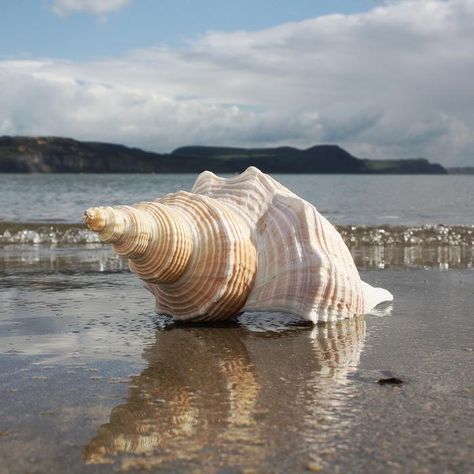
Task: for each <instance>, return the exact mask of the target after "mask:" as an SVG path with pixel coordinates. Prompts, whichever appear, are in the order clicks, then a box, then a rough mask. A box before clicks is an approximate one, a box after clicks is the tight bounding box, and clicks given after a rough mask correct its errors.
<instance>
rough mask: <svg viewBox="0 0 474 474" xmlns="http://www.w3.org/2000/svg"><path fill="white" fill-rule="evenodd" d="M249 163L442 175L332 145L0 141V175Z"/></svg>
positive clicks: (291, 169)
mask: <svg viewBox="0 0 474 474" xmlns="http://www.w3.org/2000/svg"><path fill="white" fill-rule="evenodd" d="M251 165H254V166H257V167H258V168H260V169H261V170H262V171H264V172H267V173H333V174H336V173H347V174H362V173H385V174H386V173H397V174H399V173H423V174H445V173H446V170H445V169H444V168H443V167H442V166H441V165H437V164H432V163H429V162H428V161H427V160H424V159H417V160H393V161H390V160H378V161H376V160H361V159H358V158H356V157H354V156H352V155H351V154H350V153H348V152H347V151H345V150H343V149H342V148H340V147H339V146H337V145H317V146H313V147H311V148H308V149H306V150H299V149H297V148H292V147H277V148H229V147H207V146H187V147H182V148H178V149H176V150H174V151H173V152H172V153H170V154H160V153H152V152H147V151H143V150H140V149H138V148H129V147H126V146H123V145H116V144H111V143H99V142H81V141H77V140H73V139H71V138H60V137H8V136H4V137H0V172H3V173H198V172H201V171H203V170H210V171H214V172H217V173H237V172H241V171H243V170H244V169H245V168H247V167H248V166H251Z"/></svg>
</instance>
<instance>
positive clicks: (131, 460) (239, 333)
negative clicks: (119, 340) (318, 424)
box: [83, 317, 365, 472]
mask: <svg viewBox="0 0 474 474" xmlns="http://www.w3.org/2000/svg"><path fill="white" fill-rule="evenodd" d="M364 337H365V321H364V319H363V318H362V317H357V318H354V319H350V320H345V321H341V322H339V323H337V324H336V325H332V326H316V327H304V326H303V327H302V326H299V327H298V326H288V325H287V326H286V327H285V326H284V327H282V328H279V330H275V331H268V330H267V331H259V330H258V329H256V328H252V327H251V326H249V325H237V324H235V325H231V326H227V327H205V328H203V327H173V328H172V329H168V330H163V331H157V333H156V340H155V342H154V344H153V345H152V346H150V347H149V348H147V349H146V350H145V352H144V358H145V359H146V360H147V362H148V367H147V368H146V369H145V370H143V372H142V373H141V374H139V375H138V376H136V377H134V379H132V382H131V385H130V387H129V391H128V396H127V400H126V402H125V403H124V404H123V405H119V406H117V407H116V408H114V409H113V410H112V412H111V414H110V420H109V422H108V423H106V424H104V425H102V426H101V427H100V428H99V430H98V432H97V435H96V436H95V437H94V438H93V439H92V440H90V441H89V442H88V444H87V445H86V446H85V447H84V449H83V458H84V460H85V462H86V463H100V464H102V463H111V462H116V461H117V460H119V461H120V462H121V463H122V468H126V469H128V468H133V469H137V468H140V469H146V468H153V467H158V466H163V467H165V466H171V467H177V466H182V465H186V467H187V469H188V470H192V469H191V467H192V466H194V467H196V466H199V469H200V470H201V471H203V470H205V471H206V472H216V471H218V470H219V469H220V468H222V467H223V466H227V467H231V468H255V469H257V468H259V467H260V468H262V466H264V465H266V463H268V462H269V458H273V457H274V456H275V452H276V451H278V450H279V449H280V448H283V450H284V448H285V446H283V445H285V444H288V443H286V441H287V438H288V436H292V437H294V438H293V441H292V442H291V443H290V445H304V444H305V443H307V442H308V440H311V439H312V437H313V434H312V433H311V431H312V430H314V429H315V426H314V424H313V423H312V420H310V419H308V414H310V413H312V414H313V415H314V416H317V414H318V413H326V412H327V411H331V407H332V406H333V404H334V403H336V404H338V403H339V404H340V400H338V390H339V387H340V386H341V384H342V385H344V383H345V381H346V378H347V374H348V373H349V372H350V370H353V369H354V368H355V367H356V366H357V364H358V361H359V355H360V352H361V349H362V345H363V340H364ZM316 429H317V428H316ZM280 445H282V446H280ZM308 452H309V451H308ZM117 456H118V459H117V458H116V457H117ZM188 463H189V464H188Z"/></svg>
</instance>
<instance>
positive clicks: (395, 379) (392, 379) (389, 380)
mask: <svg viewBox="0 0 474 474" xmlns="http://www.w3.org/2000/svg"><path fill="white" fill-rule="evenodd" d="M377 383H378V384H379V385H401V384H402V383H405V382H404V381H403V380H402V379H399V378H398V377H388V378H386V379H379V380H377Z"/></svg>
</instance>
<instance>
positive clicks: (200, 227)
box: [84, 167, 393, 323]
mask: <svg viewBox="0 0 474 474" xmlns="http://www.w3.org/2000/svg"><path fill="white" fill-rule="evenodd" d="M84 220H85V223H86V224H87V226H88V227H89V228H90V229H91V230H93V231H95V232H97V233H98V235H99V238H100V240H101V241H102V242H106V243H111V244H112V246H113V249H114V251H115V252H116V253H117V254H118V255H121V256H124V257H126V258H127V259H128V263H129V266H130V268H131V270H132V271H133V272H134V273H136V274H137V276H138V277H139V278H141V279H142V280H143V281H144V282H145V283H146V286H147V288H148V289H149V290H150V291H151V292H152V293H153V294H154V296H155V298H156V309H157V311H158V312H159V313H162V314H167V315H170V316H172V317H173V318H174V319H176V320H191V321H218V320H225V319H229V318H231V317H233V316H235V315H237V314H239V313H242V312H244V311H282V312H286V313H292V314H295V315H298V316H301V317H303V318H305V319H307V320H310V321H313V322H315V323H316V322H320V321H337V320H340V319H343V318H347V317H352V316H354V315H357V314H363V313H367V312H369V311H370V310H371V309H372V308H373V307H374V306H376V305H377V304H379V303H381V302H383V301H391V300H392V299H393V297H392V295H391V294H390V293H389V292H388V291H386V290H384V289H381V288H373V287H372V286H370V285H368V284H367V283H364V282H363V281H361V279H360V276H359V273H358V271H357V269H356V267H355V264H354V261H353V259H352V256H351V254H350V252H349V249H348V248H347V246H346V245H345V243H344V241H343V239H342V237H341V236H340V234H339V233H338V232H337V230H336V229H335V228H334V227H333V226H332V225H331V224H330V223H329V221H328V220H326V219H325V218H324V217H323V216H322V215H321V214H319V213H318V211H317V210H316V209H315V208H314V206H312V205H311V204H309V203H308V202H306V201H305V200H303V199H301V198H300V197H298V196H297V195H296V194H294V193H292V192H291V191H290V190H288V189H287V188H285V187H284V186H282V185H281V184H280V183H278V182H277V181H276V180H274V179H273V178H271V177H270V176H268V175H266V174H264V173H262V172H261V171H259V170H258V169H257V168H255V167H250V168H248V169H247V170H246V171H245V172H244V173H242V174H240V175H238V176H235V177H231V178H221V177H218V176H216V175H214V174H213V173H211V172H209V171H205V172H204V173H201V174H200V175H199V176H198V178H197V180H196V182H195V184H194V186H193V188H192V190H191V192H186V191H178V192H176V193H171V194H167V195H165V196H163V197H162V198H160V199H158V200H157V201H154V202H141V203H138V204H135V205H133V206H117V207H95V208H91V209H88V210H87V211H86V212H85V216H84Z"/></svg>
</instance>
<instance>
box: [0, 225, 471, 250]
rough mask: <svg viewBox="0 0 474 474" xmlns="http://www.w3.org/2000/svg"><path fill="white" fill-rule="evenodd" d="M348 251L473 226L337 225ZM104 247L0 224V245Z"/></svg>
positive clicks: (443, 239) (83, 231)
mask: <svg viewBox="0 0 474 474" xmlns="http://www.w3.org/2000/svg"><path fill="white" fill-rule="evenodd" d="M336 227H337V229H338V230H339V232H340V233H341V235H342V237H343V239H344V241H345V242H346V244H347V245H348V247H349V248H353V247H359V246H370V247H373V246H375V247H387V246H397V247H399V246H403V247H412V246H440V245H442V246H466V245H467V246H472V245H474V225H419V226H391V225H380V226H365V225H350V226H347V225H346V226H344V225H340V226H336ZM8 244H35V245H66V246H70V245H102V244H101V242H100V240H99V238H98V236H97V234H95V233H94V232H91V231H89V230H88V229H87V228H86V227H85V226H84V225H82V224H66V223H44V222H43V223H19V222H0V245H8Z"/></svg>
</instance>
